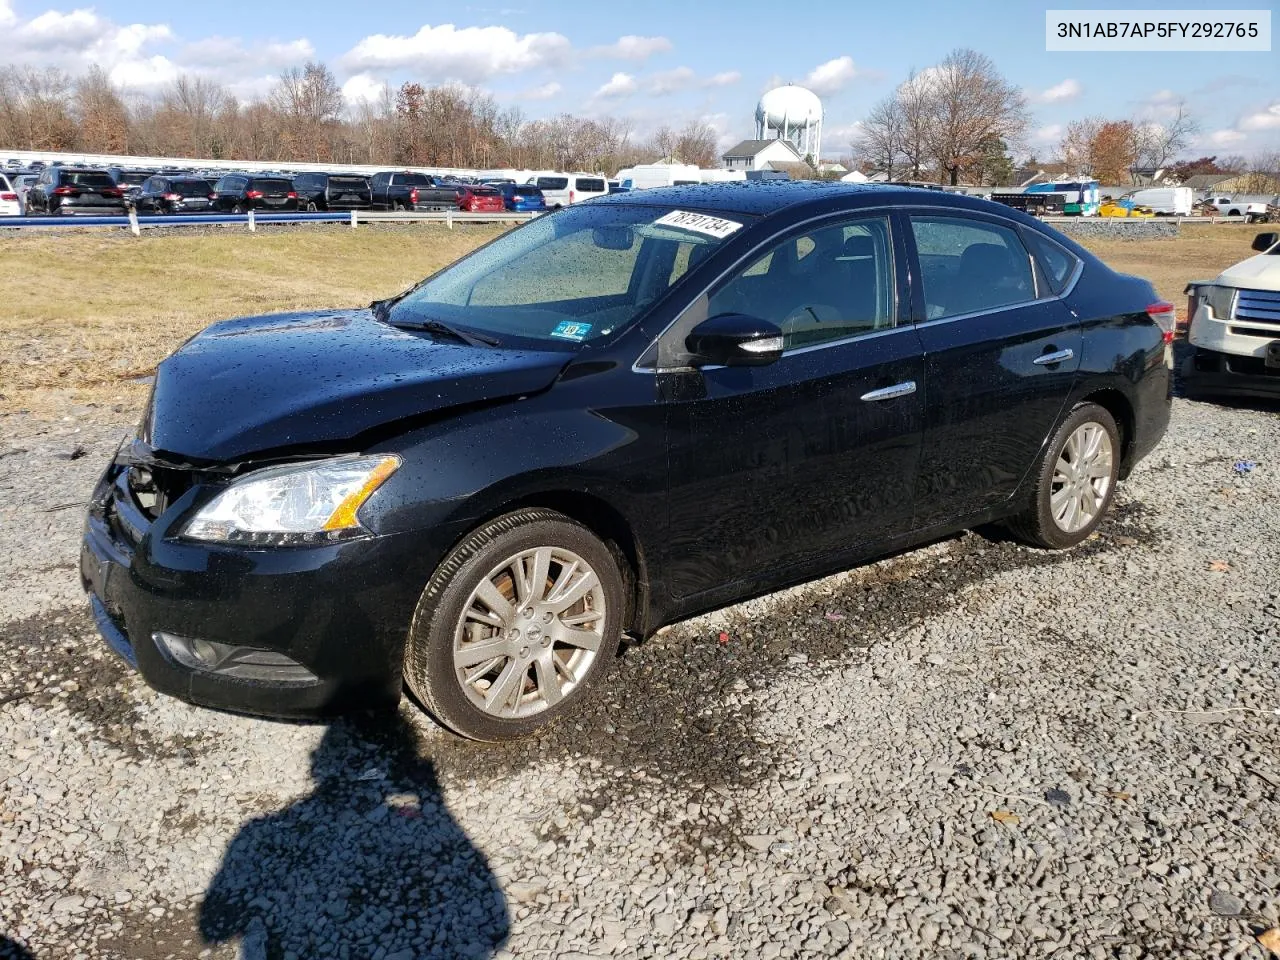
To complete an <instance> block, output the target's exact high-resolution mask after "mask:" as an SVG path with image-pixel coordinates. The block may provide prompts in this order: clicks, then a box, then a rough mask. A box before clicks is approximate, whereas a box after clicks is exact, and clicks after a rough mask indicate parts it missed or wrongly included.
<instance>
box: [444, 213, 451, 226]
mask: <svg viewBox="0 0 1280 960" xmlns="http://www.w3.org/2000/svg"><path fill="white" fill-rule="evenodd" d="M444 222H445V225H446V226H447V227H448V228H449V229H450V230H452V229H453V211H452V210H446V211H445V212H444Z"/></svg>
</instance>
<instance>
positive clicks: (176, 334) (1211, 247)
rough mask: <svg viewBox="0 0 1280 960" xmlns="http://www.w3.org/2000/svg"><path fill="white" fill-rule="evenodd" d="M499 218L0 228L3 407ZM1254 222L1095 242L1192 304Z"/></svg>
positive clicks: (103, 386)
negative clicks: (193, 228)
mask: <svg viewBox="0 0 1280 960" xmlns="http://www.w3.org/2000/svg"><path fill="white" fill-rule="evenodd" d="M502 229H503V228H502V227H496V226H481V225H467V226H463V227H458V228H456V229H454V230H448V229H446V228H445V227H443V226H437V225H418V226H416V227H411V228H390V229H383V228H375V229H361V230H355V231H353V230H347V229H305V230H287V231H284V230H282V231H274V232H265V231H264V232H260V233H257V234H249V233H247V232H244V231H240V230H234V231H233V230H226V231H218V232H200V233H195V232H191V233H186V232H181V233H179V232H175V233H171V234H144V235H143V236H142V237H140V238H137V237H132V236H130V235H129V234H127V233H124V232H123V231H120V232H113V233H100V232H90V231H86V232H76V233H64V232H58V233H56V234H54V233H48V234H46V233H37V234H32V233H26V234H21V235H0V291H3V292H4V299H3V302H2V303H0V412H10V413H12V412H15V411H18V410H29V411H31V413H33V414H35V415H37V416H60V415H62V413H63V411H64V410H65V409H66V408H68V407H69V406H85V405H90V404H92V405H97V406H100V407H107V408H110V407H112V406H114V405H117V404H124V405H125V406H127V407H134V406H137V405H138V404H139V403H140V402H141V400H142V398H143V396H144V395H145V392H146V387H145V386H144V385H143V384H141V383H138V382H137V381H138V379H139V378H142V377H145V376H146V375H147V374H149V373H150V372H151V371H152V369H153V368H154V367H155V365H156V363H158V362H159V361H160V360H161V359H163V357H164V356H165V355H166V354H168V353H169V352H170V351H171V350H173V348H174V347H176V346H177V345H178V344H179V343H181V342H182V341H183V340H185V339H186V338H187V337H189V336H190V335H191V334H193V333H195V332H196V331H198V330H200V329H201V328H203V327H204V326H206V325H207V324H209V323H211V322H213V321H214V320H218V319H221V318H225V317H234V316H240V315H246V314H256V313H270V312H275V311H283V310H297V309H309V308H318V307H339V306H355V305H362V304H366V303H368V302H369V301H370V300H373V299H377V298H379V297H384V296H387V295H389V294H392V293H395V292H396V291H397V290H400V289H403V288H404V287H406V286H408V285H409V284H411V283H413V282H414V281H416V280H418V279H419V278H421V277H423V276H426V275H427V274H429V273H431V272H432V271H434V270H436V269H437V268H439V267H440V266H441V265H443V264H445V263H448V262H449V261H451V260H454V259H456V258H457V257H459V256H461V255H462V254H463V253H465V252H467V251H468V250H470V249H472V248H473V247H475V246H477V245H478V244H480V243H482V242H484V241H486V240H488V239H490V238H492V237H493V236H495V235H496V234H497V233H498V232H499V231H500V230H502ZM1258 230H1259V228H1257V227H1243V226H1212V227H1211V226H1192V227H1184V228H1183V232H1182V235H1181V236H1180V237H1179V238H1178V239H1176V240H1152V241H1118V240H1109V241H1097V242H1093V243H1091V244H1090V246H1091V247H1092V249H1093V250H1094V251H1095V252H1096V253H1098V254H1099V255H1100V256H1102V257H1103V259H1105V260H1106V261H1107V262H1108V263H1110V264H1111V265H1112V266H1114V267H1116V268H1117V269H1119V270H1122V271H1124V272H1126V273H1134V274H1138V275H1141V276H1145V277H1147V278H1149V279H1150V280H1152V281H1153V282H1154V283H1155V285H1156V288H1157V289H1158V290H1159V292H1160V294H1161V295H1162V296H1163V297H1165V298H1166V299H1168V300H1169V301H1171V302H1172V303H1174V304H1176V305H1177V306H1178V308H1179V310H1180V311H1181V310H1182V309H1183V307H1184V305H1185V298H1184V297H1183V295H1182V289H1183V287H1184V286H1185V285H1186V283H1187V282H1188V281H1189V280H1198V279H1207V278H1211V277H1213V276H1215V275H1217V274H1218V273H1219V272H1220V271H1221V270H1222V269H1223V268H1224V267H1226V266H1228V265H1230V264H1232V263H1235V262H1236V261H1238V260H1241V259H1243V258H1244V257H1245V256H1247V255H1249V253H1250V251H1249V242H1250V240H1251V238H1252V237H1253V235H1254V234H1255V233H1257V232H1258Z"/></svg>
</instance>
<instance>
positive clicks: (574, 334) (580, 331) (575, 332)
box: [551, 320, 591, 341]
mask: <svg viewBox="0 0 1280 960" xmlns="http://www.w3.org/2000/svg"><path fill="white" fill-rule="evenodd" d="M590 332H591V324H589V323H576V322H575V321H573V320H561V321H560V322H559V323H557V324H556V328H555V329H554V330H552V331H551V335H552V336H553V337H560V338H561V339H564V340H576V341H582V340H583V339H584V338H585V337H586V335H587V334H588V333H590Z"/></svg>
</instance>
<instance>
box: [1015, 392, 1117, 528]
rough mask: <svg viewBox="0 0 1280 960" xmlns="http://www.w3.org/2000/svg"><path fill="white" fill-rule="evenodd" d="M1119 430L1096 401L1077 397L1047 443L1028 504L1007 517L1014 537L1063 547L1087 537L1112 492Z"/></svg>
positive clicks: (1112, 418)
mask: <svg viewBox="0 0 1280 960" xmlns="http://www.w3.org/2000/svg"><path fill="white" fill-rule="evenodd" d="M1119 474H1120V431H1119V429H1118V428H1117V427H1116V421H1115V418H1114V417H1112V416H1111V414H1110V413H1109V412H1108V411H1107V410H1106V409H1105V408H1104V407H1101V406H1099V405H1098V404H1096V403H1081V404H1078V405H1077V406H1076V407H1075V409H1074V410H1072V411H1071V413H1070V414H1069V415H1068V416H1067V419H1066V420H1064V421H1063V423H1062V426H1060V427H1059V428H1058V429H1057V431H1056V432H1055V433H1054V435H1053V438H1052V439H1051V440H1050V441H1049V443H1048V444H1047V445H1046V447H1045V452H1044V455H1043V457H1042V459H1041V461H1040V465H1039V468H1038V470H1037V473H1036V478H1035V486H1034V488H1033V490H1032V498H1031V504H1030V505H1029V507H1028V508H1027V510H1026V511H1025V512H1024V513H1022V514H1021V515H1019V516H1017V517H1015V518H1014V519H1012V520H1010V521H1008V527H1009V529H1010V530H1011V531H1012V532H1013V533H1014V534H1015V535H1016V536H1018V537H1020V538H1021V539H1023V540H1026V541H1027V542H1029V543H1032V544H1035V545H1036V546H1040V547H1048V548H1050V549H1054V550H1061V549H1064V548H1066V547H1074V546H1075V545H1076V544H1078V543H1080V542H1082V541H1083V540H1085V539H1087V538H1088V536H1089V535H1090V534H1091V533H1093V531H1094V529H1095V528H1096V527H1097V526H1098V524H1099V523H1101V522H1102V518H1103V516H1104V515H1105V514H1106V512H1107V509H1108V508H1109V507H1110V506H1111V501H1112V499H1113V498H1114V497H1115V489H1116V480H1117V478H1118V477H1119Z"/></svg>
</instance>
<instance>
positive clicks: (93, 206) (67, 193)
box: [26, 166, 125, 217]
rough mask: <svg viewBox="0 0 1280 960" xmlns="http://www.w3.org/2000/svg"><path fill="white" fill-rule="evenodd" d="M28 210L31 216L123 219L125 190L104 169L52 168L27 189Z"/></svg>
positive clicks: (46, 169) (48, 168)
mask: <svg viewBox="0 0 1280 960" xmlns="http://www.w3.org/2000/svg"><path fill="white" fill-rule="evenodd" d="M26 208H27V210H26V212H27V213H28V215H37V214H42V213H48V214H61V215H70V214H91V215H94V216H103V217H110V216H120V215H121V214H123V213H124V212H125V202H124V191H123V190H121V189H120V187H119V186H118V185H117V184H116V182H115V180H114V179H112V177H111V174H109V173H107V171H105V170H99V169H93V168H89V167H64V166H56V167H54V166H50V167H45V168H44V169H43V170H41V171H40V177H39V179H38V180H36V182H35V183H34V184H33V185H32V186H31V187H30V188H29V189H28V190H27V196H26Z"/></svg>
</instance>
